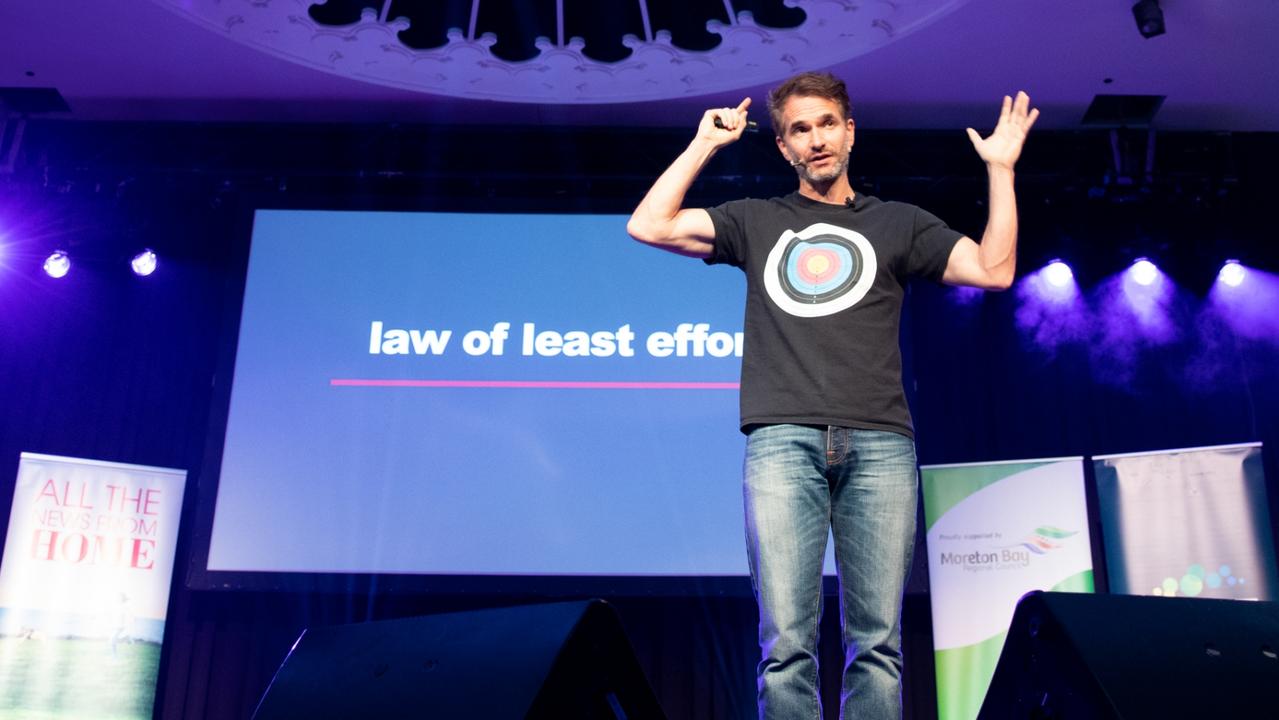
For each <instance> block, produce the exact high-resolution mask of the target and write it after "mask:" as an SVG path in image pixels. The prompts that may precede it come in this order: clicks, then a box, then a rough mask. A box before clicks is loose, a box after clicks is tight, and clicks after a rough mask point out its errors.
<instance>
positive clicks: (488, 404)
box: [204, 210, 747, 576]
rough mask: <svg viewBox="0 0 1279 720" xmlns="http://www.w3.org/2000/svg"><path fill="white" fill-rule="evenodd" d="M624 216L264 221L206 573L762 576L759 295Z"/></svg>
mask: <svg viewBox="0 0 1279 720" xmlns="http://www.w3.org/2000/svg"><path fill="white" fill-rule="evenodd" d="M625 225H626V218H625V217H624V216H620V215H576V214H574V215H553V214H474V213H471V214H458V213H422V212H362V211H361V212H355V211H302V210H258V211H257V212H256V214H255V218H254V222H253V232H252V238H251V245H250V251H249V260H248V274H247V278H246V282H245V292H244V298H243V307H242V310H241V315H240V325H239V338H238V345H237V348H236V352H235V359H234V375H233V381H232V384H231V389H230V399H229V406H228V407H227V411H226V412H227V422H226V431H225V437H224V438H223V443H222V449H221V454H220V463H219V464H220V472H219V473H218V474H217V493H216V501H215V505H214V512H213V517H212V522H211V526H210V528H209V529H208V531H207V532H208V554H207V571H209V572H210V573H218V572H232V573H338V574H374V575H383V574H396V575H399V574H416V575H450V576H456V575H464V576H475V575H501V576H521V575H535V576H744V575H745V574H746V567H747V564H746V550H745V544H744V540H743V531H742V499H741V480H740V476H741V462H742V449H743V446H744V437H743V436H742V435H741V433H740V432H739V430H738V386H737V382H738V373H739V368H740V358H741V351H742V319H741V318H742V302H743V293H744V279H743V277H742V275H741V273H740V272H739V271H738V270H736V269H734V268H727V267H714V268H708V267H706V266H705V265H704V264H703V263H702V262H700V261H698V260H693V259H689V258H684V257H679V256H676V255H673V254H670V253H665V252H661V251H658V250H654V249H652V248H647V247H644V246H642V245H640V244H638V243H636V242H634V241H632V240H631V239H630V238H629V237H628V236H627V235H626V229H625ZM204 501H205V502H208V500H207V499H205V500H204Z"/></svg>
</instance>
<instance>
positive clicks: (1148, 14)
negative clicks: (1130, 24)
mask: <svg viewBox="0 0 1279 720" xmlns="http://www.w3.org/2000/svg"><path fill="white" fill-rule="evenodd" d="M1132 16H1133V19H1135V20H1136V21H1137V32H1139V33H1141V36H1142V37H1144V38H1146V39H1147V40H1149V39H1150V38H1152V37H1156V36H1159V35H1163V34H1164V32H1165V29H1164V11H1163V9H1161V8H1160V7H1159V0H1139V2H1137V4H1135V5H1133V6H1132Z"/></svg>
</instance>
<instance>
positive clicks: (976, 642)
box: [920, 457, 1093, 720]
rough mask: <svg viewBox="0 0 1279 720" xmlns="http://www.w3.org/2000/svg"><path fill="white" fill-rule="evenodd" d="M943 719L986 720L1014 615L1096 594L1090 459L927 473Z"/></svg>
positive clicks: (927, 469)
mask: <svg viewBox="0 0 1279 720" xmlns="http://www.w3.org/2000/svg"><path fill="white" fill-rule="evenodd" d="M920 474H921V476H922V480H923V492H924V518H925V522H926V527H927V535H926V542H927V549H928V576H929V578H928V579H929V583H930V587H931V595H930V601H931V603H932V615H933V650H934V659H935V662H936V668H937V709H938V718H939V720H971V719H972V718H975V717H977V712H978V711H979V710H980V709H981V703H982V700H983V699H984V698H985V696H986V689H987V688H988V687H989V686H990V679H991V676H992V675H993V674H994V672H995V665H996V664H997V663H998V661H999V654H1000V652H1001V651H1002V650H1003V647H1004V638H1005V636H1006V635H1007V634H1008V625H1009V623H1010V622H1011V621H1012V617H1013V609H1014V608H1015V607H1016V605H1017V601H1018V600H1019V599H1021V597H1022V596H1023V595H1025V594H1026V593H1028V592H1030V591H1032V590H1056V591H1064V592H1092V591H1093V574H1092V549H1091V543H1090V541H1089V535H1088V509H1087V504H1086V502H1085V500H1084V465H1083V458H1082V457H1073V458H1054V459H1047V460H1026V461H1016V462H997V463H977V464H963V465H926V466H923V467H921V468H920Z"/></svg>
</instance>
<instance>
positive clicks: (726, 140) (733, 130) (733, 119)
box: [697, 98, 751, 149]
mask: <svg viewBox="0 0 1279 720" xmlns="http://www.w3.org/2000/svg"><path fill="white" fill-rule="evenodd" d="M750 106H751V99H750V98H745V99H743V100H742V102H741V104H739V105H738V106H737V107H735V108H715V109H713V110H707V111H706V112H705V113H703V114H702V122H701V123H700V124H699V125H698V126H697V137H698V139H701V140H705V141H707V142H709V143H710V144H711V145H712V146H713V147H715V148H717V149H718V148H721V147H724V146H725V145H728V144H731V143H733V142H736V141H737V139H738V138H740V137H741V136H742V133H743V132H744V131H745V130H746V112H747V109H748V108H750ZM717 119H718V120H719V121H720V125H722V126H723V127H719V126H717V125H716V124H715V121H716V120H717Z"/></svg>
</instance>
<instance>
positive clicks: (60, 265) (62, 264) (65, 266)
mask: <svg viewBox="0 0 1279 720" xmlns="http://www.w3.org/2000/svg"><path fill="white" fill-rule="evenodd" d="M70 271H71V258H70V256H68V255H67V254H66V253H65V252H63V251H62V250H58V251H56V252H54V253H53V254H52V255H50V256H49V257H48V258H46V259H45V261H44V272H45V274H46V275H48V276H49V277H51V278H54V279H57V278H60V277H64V276H66V274H67V273H68V272H70Z"/></svg>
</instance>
